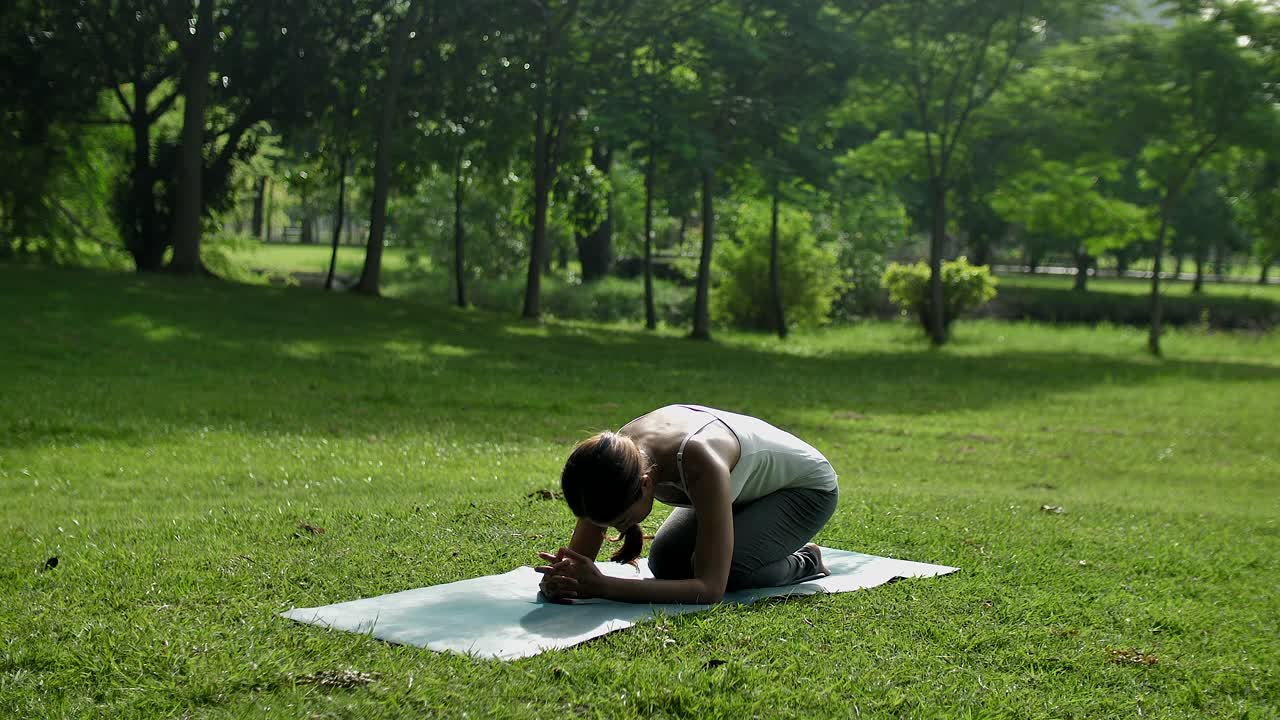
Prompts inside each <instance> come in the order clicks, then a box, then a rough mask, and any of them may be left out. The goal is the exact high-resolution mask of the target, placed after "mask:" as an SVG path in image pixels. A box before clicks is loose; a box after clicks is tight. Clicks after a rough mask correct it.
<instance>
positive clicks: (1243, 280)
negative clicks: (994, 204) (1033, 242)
mask: <svg viewBox="0 0 1280 720" xmlns="http://www.w3.org/2000/svg"><path fill="white" fill-rule="evenodd" d="M991 269H992V270H993V271H994V272H996V273H997V274H999V273H1005V274H1010V275H1014V274H1017V275H1070V276H1075V274H1076V269H1075V268H1074V267H1065V266H1062V265H1041V266H1039V267H1037V268H1036V269H1035V272H1032V271H1031V267H1030V266H1028V265H992V266H991ZM1151 275H1152V272H1151V271H1150V270H1126V271H1125V272H1124V273H1123V274H1121V273H1119V272H1116V271H1115V270H1104V271H1101V272H1100V271H1098V270H1091V271H1090V272H1089V276H1090V277H1113V278H1120V277H1123V278H1135V279H1146V280H1150V279H1151ZM1160 279H1162V280H1186V281H1192V280H1195V279H1196V274H1195V273H1186V272H1184V273H1182V274H1180V275H1176V276H1175V275H1174V274H1173V273H1171V272H1162V273H1160ZM1204 279H1205V280H1206V281H1209V282H1216V283H1233V284H1236V285H1259V284H1261V283H1259V282H1258V278H1256V277H1254V278H1250V277H1243V276H1240V275H1222V276H1219V275H1210V274H1206V275H1205V276H1204ZM1267 284H1268V285H1280V277H1272V278H1267Z"/></svg>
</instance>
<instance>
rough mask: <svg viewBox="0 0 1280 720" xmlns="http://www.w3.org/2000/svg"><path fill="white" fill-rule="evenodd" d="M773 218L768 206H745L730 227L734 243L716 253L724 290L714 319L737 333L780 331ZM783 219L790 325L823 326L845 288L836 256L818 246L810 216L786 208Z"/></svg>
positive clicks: (782, 273)
mask: <svg viewBox="0 0 1280 720" xmlns="http://www.w3.org/2000/svg"><path fill="white" fill-rule="evenodd" d="M769 213H770V210H769V204H768V203H767V202H763V201H756V202H743V203H739V204H738V205H737V206H736V207H735V208H734V213H733V218H732V219H731V220H729V221H728V222H726V223H725V225H726V227H727V231H728V232H727V234H728V235H729V236H730V237H731V238H732V240H731V241H729V242H724V243H721V244H719V245H718V246H717V247H716V257H715V263H716V272H715V276H716V277H718V278H719V281H720V284H719V286H718V287H717V288H716V293H715V295H714V297H713V303H714V315H715V317H716V318H717V319H718V320H720V321H722V322H725V323H728V324H730V325H733V326H735V327H741V328H750V329H754V330H776V329H777V318H776V317H775V313H774V311H773V306H772V303H773V300H772V298H773V294H772V293H771V292H770V288H769V226H770V215H769ZM778 216H779V217H778V246H779V282H780V284H781V286H782V303H783V312H784V313H785V316H786V318H787V323H788V324H790V325H796V326H799V327H806V326H808V327H812V326H815V325H822V324H824V323H826V322H827V321H828V320H829V319H830V315H831V306H832V304H833V303H834V302H835V301H836V299H837V298H838V297H840V292H841V290H842V288H843V284H844V283H843V281H842V279H841V275H840V269H839V266H838V264H837V255H836V252H835V250H834V249H833V248H832V247H831V246H830V245H829V244H821V243H819V242H818V240H817V236H816V234H815V233H814V229H813V217H812V216H811V215H810V214H809V213H808V212H806V211H804V210H801V209H798V208H794V207H789V206H785V205H784V206H783V207H782V208H780V210H779V213H778Z"/></svg>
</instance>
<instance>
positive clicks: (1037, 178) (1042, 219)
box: [991, 153, 1155, 255]
mask: <svg viewBox="0 0 1280 720" xmlns="http://www.w3.org/2000/svg"><path fill="white" fill-rule="evenodd" d="M1033 155H1034V157H1035V159H1036V160H1037V161H1038V162H1037V163H1036V164H1035V166H1034V167H1033V168H1032V169H1030V170H1027V171H1025V172H1022V173H1019V174H1018V175H1015V176H1014V177H1012V178H1010V179H1009V180H1008V181H1007V182H1006V184H1005V186H1004V187H1003V188H1001V190H1000V191H999V192H998V193H997V195H996V196H995V197H993V198H992V200H991V205H992V207H993V208H995V210H996V211H997V212H999V213H1000V214H1001V215H1003V216H1004V217H1005V218H1006V219H1008V220H1009V221H1010V222H1016V223H1018V224H1020V225H1021V226H1022V227H1023V228H1024V229H1025V230H1026V231H1027V232H1029V233H1031V234H1032V235H1036V236H1040V237H1050V238H1055V239H1059V240H1062V241H1065V243H1066V249H1067V250H1068V252H1082V251H1083V252H1088V253H1090V254H1094V255H1098V254H1101V253H1102V252H1104V251H1106V250H1110V249H1115V248H1122V247H1124V246H1126V245H1129V244H1131V243H1133V242H1136V241H1139V240H1142V239H1144V238H1147V237H1150V235H1151V234H1152V232H1153V231H1154V229H1155V228H1154V225H1155V223H1154V222H1153V218H1152V217H1151V215H1150V213H1149V212H1148V211H1147V210H1146V209H1145V208H1141V207H1139V206H1137V205H1134V204H1133V203H1129V202H1125V201H1124V200H1121V199H1118V198H1115V197H1111V196H1109V195H1108V194H1107V193H1106V192H1105V191H1104V187H1103V185H1104V183H1106V182H1113V183H1114V182H1116V181H1117V180H1118V179H1119V175H1120V169H1119V167H1118V163H1117V162H1116V161H1115V160H1114V159H1111V158H1103V159H1096V158H1095V159H1094V160H1093V161H1092V162H1089V161H1088V160H1087V159H1082V160H1080V161H1077V162H1074V163H1067V162H1060V161H1054V160H1044V159H1043V158H1042V157H1041V156H1040V155H1039V153H1034V154H1033Z"/></svg>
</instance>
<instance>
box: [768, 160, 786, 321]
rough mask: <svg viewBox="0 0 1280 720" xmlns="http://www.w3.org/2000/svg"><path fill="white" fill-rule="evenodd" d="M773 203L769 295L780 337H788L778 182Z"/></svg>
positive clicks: (771, 209)
mask: <svg viewBox="0 0 1280 720" xmlns="http://www.w3.org/2000/svg"><path fill="white" fill-rule="evenodd" d="M772 195H773V202H772V204H771V207H770V209H769V294H770V295H772V296H773V298H772V299H773V320H774V323H775V328H774V329H775V330H777V331H778V337H780V338H783V339H786V337H787V315H786V312H785V308H784V307H783V304H782V269H781V268H780V267H779V262H780V261H779V258H778V181H777V180H774V181H773V193H772Z"/></svg>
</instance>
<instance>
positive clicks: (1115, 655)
mask: <svg viewBox="0 0 1280 720" xmlns="http://www.w3.org/2000/svg"><path fill="white" fill-rule="evenodd" d="M1107 659H1108V660H1110V661H1111V662H1113V663H1116V664H1117V665H1156V664H1158V663H1159V662H1160V658H1158V657H1156V656H1155V655H1152V654H1151V653H1147V652H1143V651H1141V650H1125V649H1123V648H1113V647H1109V648H1107Z"/></svg>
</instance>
